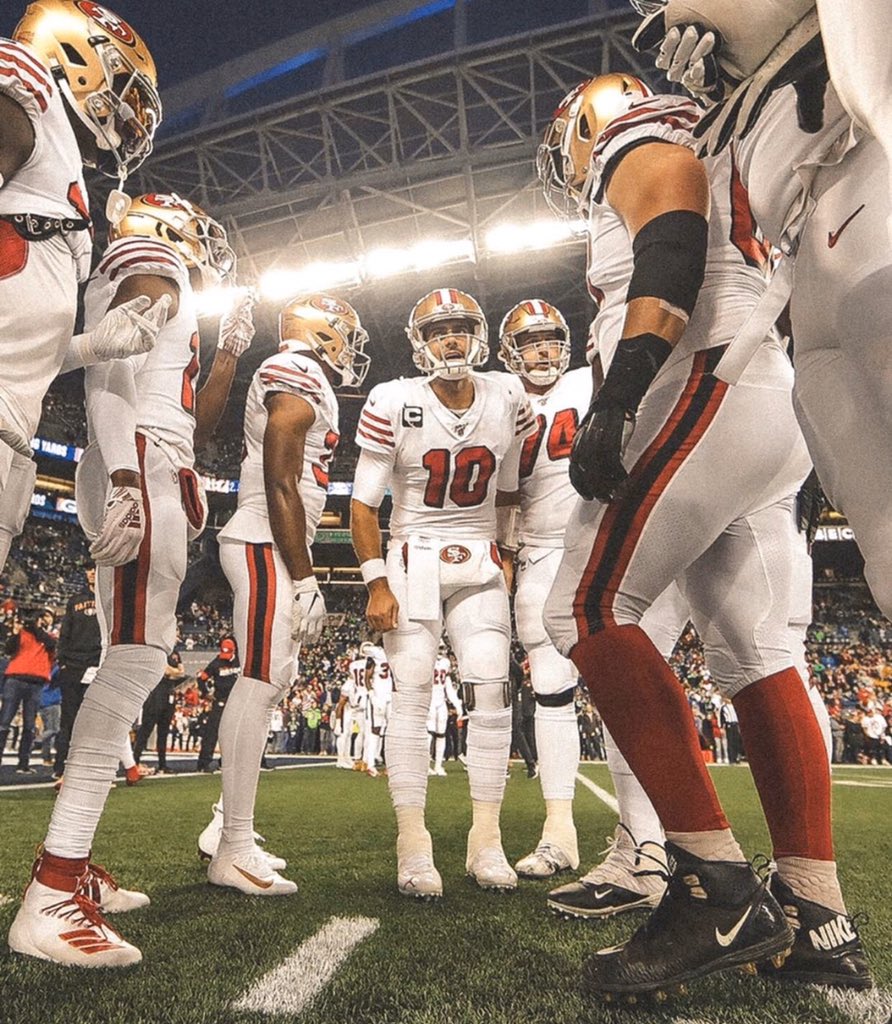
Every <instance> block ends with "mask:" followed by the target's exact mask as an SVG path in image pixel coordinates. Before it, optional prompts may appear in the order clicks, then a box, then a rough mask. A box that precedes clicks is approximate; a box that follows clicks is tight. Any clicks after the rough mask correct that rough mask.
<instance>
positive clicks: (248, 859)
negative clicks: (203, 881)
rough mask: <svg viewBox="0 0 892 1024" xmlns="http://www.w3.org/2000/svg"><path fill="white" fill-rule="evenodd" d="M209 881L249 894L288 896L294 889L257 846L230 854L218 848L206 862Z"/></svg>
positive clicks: (292, 883)
mask: <svg viewBox="0 0 892 1024" xmlns="http://www.w3.org/2000/svg"><path fill="white" fill-rule="evenodd" d="M208 881H209V882H210V883H211V885H220V886H225V887H228V888H231V889H238V890H239V891H240V892H243V893H246V894H247V895H248V896H291V895H292V894H293V893H296V892H297V886H296V885H295V883H294V882H292V881H289V879H287V878H282V876H281V875H280V874H278V873H277V872H276V871H273V869H272V868H271V867H270V866H269V861H268V860H267V858H266V857H265V856H264V855H263V853H262V852H259V853H258V852H257V851H256V850H249V851H248V852H247V853H239V854H235V855H234V856H231V857H230V856H228V855H226V854H225V853H222V854H221V853H220V851H219V850H218V851H217V855H216V856H215V857H214V859H213V860H212V861H211V862H210V864H209V865H208Z"/></svg>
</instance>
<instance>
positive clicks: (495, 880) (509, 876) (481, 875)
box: [466, 846, 517, 892]
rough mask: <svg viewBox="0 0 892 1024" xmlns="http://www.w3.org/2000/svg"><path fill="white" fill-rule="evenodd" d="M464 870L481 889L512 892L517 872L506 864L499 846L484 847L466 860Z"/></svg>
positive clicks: (503, 853)
mask: <svg viewBox="0 0 892 1024" xmlns="http://www.w3.org/2000/svg"><path fill="white" fill-rule="evenodd" d="M466 870H467V872H468V874H469V875H470V876H471V878H473V879H474V881H475V882H476V883H477V884H478V885H479V886H480V888H481V889H494V890H496V891H498V892H514V890H515V889H516V888H517V872H516V871H515V870H514V868H512V867H511V865H510V864H509V863H508V858H507V857H506V856H505V852H504V850H503V849H502V848H501V846H484V847H482V848H481V849H479V850H478V851H477V852H476V853H475V854H474V856H473V857H470V858H469V859H468V862H467V865H466Z"/></svg>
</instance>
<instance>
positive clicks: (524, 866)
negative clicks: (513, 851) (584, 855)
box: [514, 842, 573, 878]
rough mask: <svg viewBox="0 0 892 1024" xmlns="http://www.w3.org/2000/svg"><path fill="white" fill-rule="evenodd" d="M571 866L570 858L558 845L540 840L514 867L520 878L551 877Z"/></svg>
mask: <svg viewBox="0 0 892 1024" xmlns="http://www.w3.org/2000/svg"><path fill="white" fill-rule="evenodd" d="M572 866H573V865H572V862H571V860H570V858H569V857H568V856H567V854H566V853H564V851H563V850H562V849H561V848H560V847H559V846H556V845H555V844H554V843H545V842H542V843H539V845H538V846H537V847H536V849H535V850H533V852H532V853H528V854H527V855H526V857H522V858H521V859H520V860H519V861H518V862H517V863H516V864H515V865H514V868H515V870H516V871H517V873H518V875H520V877H521V878H552V877H553V876H554V875H558V874H560V873H561V872H562V871H568V870H569V869H570V868H571V867H572Z"/></svg>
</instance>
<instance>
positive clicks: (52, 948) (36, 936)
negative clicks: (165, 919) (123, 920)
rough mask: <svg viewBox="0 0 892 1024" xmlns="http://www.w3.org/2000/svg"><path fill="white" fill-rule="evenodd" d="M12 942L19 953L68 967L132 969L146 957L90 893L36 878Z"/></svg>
mask: <svg viewBox="0 0 892 1024" xmlns="http://www.w3.org/2000/svg"><path fill="white" fill-rule="evenodd" d="M7 941H8V942H9V948H10V949H11V950H12V951H13V952H14V953H23V954H24V955H25V956H33V957H37V958H38V959H39V960H52V961H53V962H54V963H57V964H63V965H64V966H66V967H129V966H131V965H132V964H138V963H139V962H140V960H142V953H140V951H139V950H138V949H137V948H136V946H132V945H131V944H130V943H129V942H125V941H124V939H122V938H121V936H120V935H119V934H118V933H117V932H116V931H115V930H114V928H112V926H111V925H110V924H109V923H108V922H107V921H106V920H105V918H104V917H103V916H102V911H101V910H100V909H99V906H98V905H97V904H96V903H94V902H93V900H91V899H90V897H89V896H88V895H87V894H86V893H85V892H83V891H81V892H75V893H71V892H62V891H61V890H59V889H51V888H50V887H49V886H47V885H43V883H42V882H38V881H37V879H32V880H31V882H30V883H29V885H28V888H27V889H26V890H25V897H24V899H23V900H22V905H21V907H20V908H19V912H18V913H17V914H16V916H15V920H14V921H13V922H12V927H11V928H10V929H9V937H8V940H7Z"/></svg>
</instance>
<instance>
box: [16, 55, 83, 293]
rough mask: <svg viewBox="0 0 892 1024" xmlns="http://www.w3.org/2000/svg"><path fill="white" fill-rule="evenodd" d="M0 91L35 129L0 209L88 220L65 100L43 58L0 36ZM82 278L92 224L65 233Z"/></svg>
mask: <svg viewBox="0 0 892 1024" xmlns="http://www.w3.org/2000/svg"><path fill="white" fill-rule="evenodd" d="M0 93H2V94H3V95H4V96H8V97H9V98H10V99H12V100H15V102H16V103H18V105H19V106H20V107H21V108H22V109H23V110H24V111H25V113H26V114H27V115H28V120H29V121H30V122H31V127H32V128H33V129H34V149H33V150H32V152H31V155H30V156H29V157H28V159H27V161H26V162H25V164H24V165H23V166H22V167H20V168H19V170H17V171H16V173H15V174H14V175H13V176H12V178H11V179H10V180H9V181H5V182H4V183H3V187H2V188H0V214H2V215H4V216H9V215H13V214H17V213H36V214H42V215H43V216H45V217H59V218H61V217H69V218H74V219H78V220H80V219H83V220H89V219H90V209H89V200H88V197H87V186H86V185H85V184H84V164H83V159H82V158H81V153H80V150H79V149H78V145H77V140H76V139H75V137H74V129H73V128H72V127H71V122H70V121H69V120H68V114H67V112H66V110H65V102H64V100H63V99H62V94H61V93H60V92H59V87H58V86H57V85H56V83H55V82H54V81H53V76H52V72H50V71H49V70H48V69H47V68H46V66H45V65H44V64H43V62H42V61H41V60H40V58H39V57H37V56H36V55H35V54H34V53H33V52H32V51H31V50H29V49H28V48H27V47H26V46H22V44H21V43H16V42H14V41H13V40H11V39H4V38H2V37H0ZM65 241H66V242H67V243H68V246H69V248H70V249H71V253H72V256H73V258H74V260H75V263H76V266H77V279H78V281H86V279H87V277H88V276H89V274H90V256H91V253H92V251H93V237H92V234H91V232H90V230H89V229H85V230H83V231H74V232H71V233H69V234H66V235H65Z"/></svg>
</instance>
